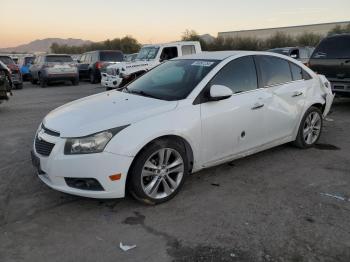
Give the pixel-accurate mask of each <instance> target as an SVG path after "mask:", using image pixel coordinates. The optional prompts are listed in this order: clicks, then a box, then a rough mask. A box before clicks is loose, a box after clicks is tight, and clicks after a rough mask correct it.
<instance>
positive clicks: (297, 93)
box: [292, 91, 303, 97]
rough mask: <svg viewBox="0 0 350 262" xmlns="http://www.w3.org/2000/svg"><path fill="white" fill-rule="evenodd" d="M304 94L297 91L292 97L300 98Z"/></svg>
mask: <svg viewBox="0 0 350 262" xmlns="http://www.w3.org/2000/svg"><path fill="white" fill-rule="evenodd" d="M302 94H303V92H301V91H296V92H294V93H293V95H292V97H298V96H301V95H302Z"/></svg>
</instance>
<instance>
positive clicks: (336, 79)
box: [309, 34, 350, 96]
mask: <svg viewBox="0 0 350 262" xmlns="http://www.w3.org/2000/svg"><path fill="white" fill-rule="evenodd" d="M309 67H310V68H311V69H312V70H314V71H315V72H317V73H319V74H323V75H325V76H326V77H327V79H328V80H329V81H330V82H331V85H332V89H333V91H334V92H335V93H337V94H339V95H343V96H350V34H342V35H335V36H330V37H326V38H325V39H323V40H322V41H321V42H320V43H319V45H318V46H317V47H316V49H315V51H314V52H313V54H312V56H311V59H310V61H309Z"/></svg>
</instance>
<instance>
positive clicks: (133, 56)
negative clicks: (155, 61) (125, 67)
mask: <svg viewBox="0 0 350 262" xmlns="http://www.w3.org/2000/svg"><path fill="white" fill-rule="evenodd" d="M137 55H138V53H134V54H126V55H124V61H125V62H134V61H135V59H136V57H137Z"/></svg>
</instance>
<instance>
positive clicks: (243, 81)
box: [210, 56, 258, 93]
mask: <svg viewBox="0 0 350 262" xmlns="http://www.w3.org/2000/svg"><path fill="white" fill-rule="evenodd" d="M210 84H211V85H224V86H227V87H228V88H231V89H232V91H233V93H241V92H246V91H250V90H254V89H257V88H258V80H257V74H256V68H255V63H254V59H253V57H251V56H246V57H241V58H238V59H235V60H233V61H231V62H229V63H228V64H227V65H226V66H225V67H224V68H222V69H221V70H220V72H219V73H218V74H217V75H216V76H215V77H214V78H213V80H212V81H211V82H210Z"/></svg>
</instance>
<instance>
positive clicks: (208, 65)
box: [124, 59, 218, 101]
mask: <svg viewBox="0 0 350 262" xmlns="http://www.w3.org/2000/svg"><path fill="white" fill-rule="evenodd" d="M217 64H218V61H217V60H192V59H183V60H174V61H168V62H165V63H163V64H161V65H160V66H158V67H156V68H154V69H153V70H151V71H149V72H148V73H147V74H144V75H143V76H141V77H139V78H138V79H136V80H135V81H133V82H131V83H130V84H129V85H128V86H127V88H126V89H124V90H125V91H124V92H129V93H133V94H138V95H143V96H149V97H154V98H157V99H162V100H169V101H175V100H181V99H185V98H186V97H187V96H188V95H189V94H190V93H191V92H192V90H193V89H194V88H195V87H196V86H197V85H198V83H199V82H200V81H201V80H202V79H203V78H204V77H205V76H206V75H207V74H208V73H209V72H210V71H211V70H212V69H213V68H214V67H215V66H216V65H217Z"/></svg>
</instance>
